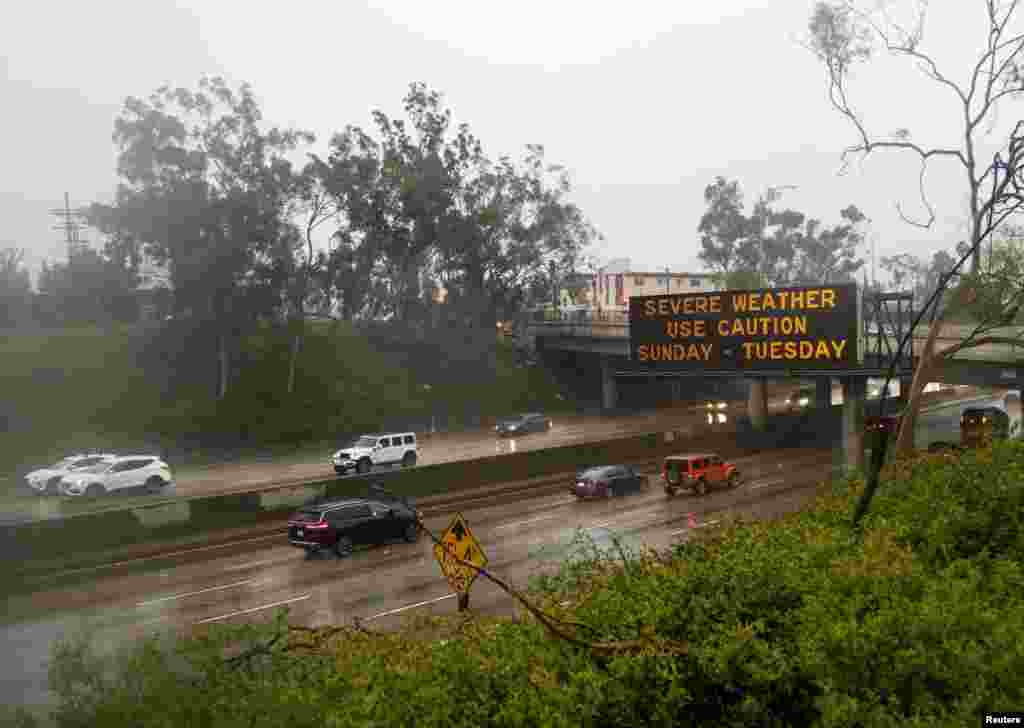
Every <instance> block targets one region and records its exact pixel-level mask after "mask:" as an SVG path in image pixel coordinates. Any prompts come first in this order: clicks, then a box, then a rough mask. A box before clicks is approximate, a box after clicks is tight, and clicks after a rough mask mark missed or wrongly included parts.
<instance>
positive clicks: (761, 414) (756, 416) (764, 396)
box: [747, 379, 768, 430]
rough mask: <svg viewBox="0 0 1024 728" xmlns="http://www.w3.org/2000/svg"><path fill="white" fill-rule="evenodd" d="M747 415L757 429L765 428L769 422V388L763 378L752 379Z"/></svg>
mask: <svg viewBox="0 0 1024 728" xmlns="http://www.w3.org/2000/svg"><path fill="white" fill-rule="evenodd" d="M747 415H748V416H749V417H750V424H751V425H753V427H754V429H755V430H763V429H764V428H765V426H766V425H767V424H768V390H767V387H766V386H765V380H763V379H751V380H750V390H749V394H748V396H747Z"/></svg>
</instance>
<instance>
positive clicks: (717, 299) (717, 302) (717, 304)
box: [708, 296, 722, 313]
mask: <svg viewBox="0 0 1024 728" xmlns="http://www.w3.org/2000/svg"><path fill="white" fill-rule="evenodd" d="M708 303H710V304H711V305H710V311H711V313H722V297H721V296H710V297H709V298H708Z"/></svg>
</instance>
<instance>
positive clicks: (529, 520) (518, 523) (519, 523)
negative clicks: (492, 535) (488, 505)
mask: <svg viewBox="0 0 1024 728" xmlns="http://www.w3.org/2000/svg"><path fill="white" fill-rule="evenodd" d="M552 518H558V516H557V515H548V516H538V517H537V518H527V519H526V520H525V521H513V522H512V523H506V524H505V525H504V526H495V527H494V530H495V531H501V530H504V529H506V528H512V527H513V526H523V525H525V524H527V523H538V522H540V521H550V520H551V519H552Z"/></svg>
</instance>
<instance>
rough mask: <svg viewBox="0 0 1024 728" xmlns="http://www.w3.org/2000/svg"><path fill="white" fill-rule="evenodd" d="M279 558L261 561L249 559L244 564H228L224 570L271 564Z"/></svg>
mask: <svg viewBox="0 0 1024 728" xmlns="http://www.w3.org/2000/svg"><path fill="white" fill-rule="evenodd" d="M280 560H281V559H263V560H262V561H249V562H246V563H244V564H239V565H237V566H229V567H227V568H226V569H224V571H242V570H243V569H251V568H253V567H254V566H266V565H267V564H273V563H275V562H278V561H280Z"/></svg>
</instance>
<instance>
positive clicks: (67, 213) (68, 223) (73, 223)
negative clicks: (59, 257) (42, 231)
mask: <svg viewBox="0 0 1024 728" xmlns="http://www.w3.org/2000/svg"><path fill="white" fill-rule="evenodd" d="M50 214H51V215H53V216H54V217H56V218H57V219H58V220H60V222H59V223H58V224H57V225H54V226H53V229H54V230H57V231H60V232H63V233H64V240H63V242H64V244H65V245H66V246H67V251H68V262H69V263H70V262H71V260H72V258H74V257H75V256H76V255H77V254H78V253H79V252H81V251H82V250H83V249H85V248H86V247H87V246H88V243H87V242H86V241H85V240H82V237H81V232H82V231H83V230H85V228H86V227H88V225H86V223H85V221H86V215H85V210H84V208H76V209H74V210H72V209H71V200H70V197H69V195H68V193H67V192H65V193H64V207H63V208H57V209H53V210H50Z"/></svg>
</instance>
